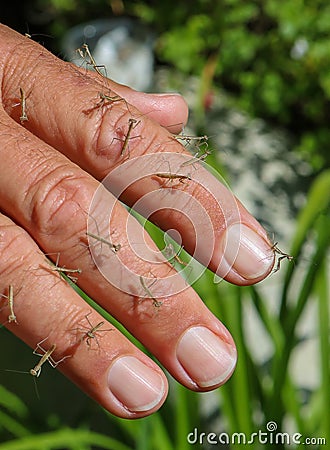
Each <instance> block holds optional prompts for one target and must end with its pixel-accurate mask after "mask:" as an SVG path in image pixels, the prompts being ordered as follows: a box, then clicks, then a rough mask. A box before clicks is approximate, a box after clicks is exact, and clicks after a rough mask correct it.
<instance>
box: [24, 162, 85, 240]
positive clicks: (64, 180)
mask: <svg viewBox="0 0 330 450" xmlns="http://www.w3.org/2000/svg"><path fill="white" fill-rule="evenodd" d="M92 192H93V189H91V178H90V177H89V176H88V175H87V174H84V173H83V172H82V171H80V170H78V169H77V170H76V169H75V168H73V167H61V166H58V167H57V168H56V169H55V170H53V171H52V172H48V173H47V174H46V175H45V176H43V177H42V178H40V179H39V180H38V181H37V182H35V183H34V184H33V186H30V188H29V191H28V194H27V196H28V201H29V203H30V205H29V207H30V217H29V220H30V223H31V226H32V229H33V231H34V232H36V233H37V234H38V235H39V237H40V238H41V239H42V237H43V236H52V237H56V236H58V237H59V236H60V237H61V238H66V237H67V238H69V237H71V235H72V234H74V233H75V232H76V231H78V230H79V228H78V227H79V225H80V230H81V220H79V218H80V217H79V216H81V218H82V216H83V206H82V205H86V204H89V202H90V199H91V196H92ZM80 230H79V231H80Z"/></svg>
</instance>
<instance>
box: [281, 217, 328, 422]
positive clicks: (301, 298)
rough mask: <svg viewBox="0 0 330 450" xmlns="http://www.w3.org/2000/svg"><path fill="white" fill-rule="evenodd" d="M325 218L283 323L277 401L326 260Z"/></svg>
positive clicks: (318, 230)
mask: <svg viewBox="0 0 330 450" xmlns="http://www.w3.org/2000/svg"><path fill="white" fill-rule="evenodd" d="M322 219H323V218H320V219H319V220H318V221H317V224H316V229H317V232H318V242H317V248H316V250H315V253H314V255H313V258H312V260H311V262H310V265H309V267H308V270H307V273H306V275H305V279H304V280H303V283H302V287H301V288H300V291H299V293H298V295H297V301H296V305H295V306H294V307H292V308H291V309H290V311H288V314H287V318H286V319H287V320H285V322H284V324H283V330H284V333H285V346H284V347H283V349H282V352H281V353H280V354H278V355H276V357H275V358H274V364H273V369H272V373H273V380H274V384H273V399H274V401H275V399H276V398H278V396H280V395H281V393H282V388H283V385H284V382H285V378H286V374H287V369H288V363H289V359H290V355H291V352H292V350H293V348H294V346H295V339H296V334H295V333H296V325H297V323H298V321H299V319H300V317H301V314H302V312H303V310H304V308H305V306H306V303H307V301H308V299H309V297H310V295H311V293H312V290H313V288H314V285H315V279H316V277H317V274H318V271H319V267H320V265H321V264H322V261H323V260H324V258H325V256H326V254H327V250H328V248H329V245H330V234H329V231H328V230H329V228H330V223H329V221H330V218H327V220H326V223H324V220H322ZM277 406H278V408H277V411H276V417H274V420H277V421H279V420H280V419H281V417H283V414H284V410H283V405H282V406H280V403H278V404H277Z"/></svg>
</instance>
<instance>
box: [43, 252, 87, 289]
mask: <svg viewBox="0 0 330 450" xmlns="http://www.w3.org/2000/svg"><path fill="white" fill-rule="evenodd" d="M59 259H60V254H59V253H57V258H56V263H55V264H54V263H53V262H52V261H50V260H49V259H47V262H48V264H50V265H51V268H52V270H54V271H55V272H57V273H59V274H60V275H65V276H66V277H67V278H69V279H70V280H71V281H72V282H73V283H76V282H77V281H78V278H77V277H75V276H74V275H72V274H74V273H77V274H80V273H82V270H81V269H67V268H66V267H60V266H59V265H58V263H59Z"/></svg>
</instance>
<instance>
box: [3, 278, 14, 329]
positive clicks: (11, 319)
mask: <svg viewBox="0 0 330 450" xmlns="http://www.w3.org/2000/svg"><path fill="white" fill-rule="evenodd" d="M1 296H2V297H4V298H6V299H7V301H8V308H9V315H8V323H11V322H15V323H18V322H17V318H16V315H15V312H14V286H13V285H12V284H10V285H9V286H8V294H7V295H1Z"/></svg>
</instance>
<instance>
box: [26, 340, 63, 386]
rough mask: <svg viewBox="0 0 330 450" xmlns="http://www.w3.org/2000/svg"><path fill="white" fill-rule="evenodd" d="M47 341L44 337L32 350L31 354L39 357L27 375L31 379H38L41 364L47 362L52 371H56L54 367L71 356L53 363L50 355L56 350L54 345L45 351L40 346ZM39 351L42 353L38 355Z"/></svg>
mask: <svg viewBox="0 0 330 450" xmlns="http://www.w3.org/2000/svg"><path fill="white" fill-rule="evenodd" d="M47 339H48V337H46V338H45V339H43V340H42V341H40V342H39V343H38V344H37V346H36V348H35V349H34V350H33V354H34V355H37V356H40V357H41V358H40V360H39V362H38V363H37V364H36V365H35V366H34V367H33V369H30V371H29V373H30V375H32V376H33V377H37V378H38V377H39V376H40V374H41V368H42V366H43V364H44V363H45V362H46V361H48V362H49V364H50V365H51V366H52V367H53V369H56V367H57V366H58V365H59V364H60V363H61V362H63V361H64V360H65V359H67V358H70V356H71V355H67V356H63V358H61V359H60V360H58V361H55V360H54V359H53V358H52V354H53V353H54V351H55V350H56V344H53V345H52V346H51V347H50V348H49V349H48V350H45V349H44V348H43V347H42V346H41V344H42V343H43V342H45V341H46V340H47ZM40 351H41V352H42V353H40Z"/></svg>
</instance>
